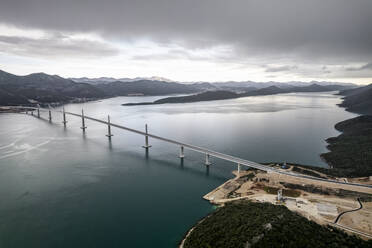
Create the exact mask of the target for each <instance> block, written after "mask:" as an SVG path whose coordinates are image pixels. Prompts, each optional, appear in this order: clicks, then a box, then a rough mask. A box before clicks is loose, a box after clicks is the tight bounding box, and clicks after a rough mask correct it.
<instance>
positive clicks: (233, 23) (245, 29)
mask: <svg viewBox="0 0 372 248" xmlns="http://www.w3.org/2000/svg"><path fill="white" fill-rule="evenodd" d="M371 13H372V1H371V0H353V1H350V0H311V1H310V0H295V1H294V0H282V1H278V0H232V1H226V0H152V1H148V0H106V1H102V0H90V1H87V0H63V1H61V0H2V3H1V8H0V23H6V24H11V25H16V26H18V27H24V28H40V29H44V30H51V31H61V32H65V31H68V32H95V33H99V34H101V36H102V37H105V39H113V40H126V41H135V40H136V39H150V40H153V41H155V42H158V43H164V44H177V45H179V46H182V47H184V48H186V49H200V48H208V47H212V46H217V45H228V46H231V47H232V48H233V49H232V50H231V51H230V54H229V55H228V56H226V59H229V60H231V59H232V57H235V59H236V60H237V61H242V60H245V59H252V60H254V59H255V58H260V59H262V60H261V61H260V62H259V63H258V64H259V65H260V64H261V65H262V64H270V63H273V64H279V65H280V63H281V62H282V60H283V58H285V59H286V60H287V61H286V62H283V64H285V65H287V64H292V65H294V64H300V65H301V64H314V65H315V64H316V65H318V64H320V63H321V64H335V63H337V64H339V65H345V66H346V65H348V64H353V63H354V64H355V63H366V62H369V61H371V58H372V28H371V23H372V15H371ZM52 47H53V46H52ZM57 47H58V45H57ZM83 49H84V48H83ZM77 50H78V49H77ZM104 51H105V50H104ZM45 52H47V51H45ZM77 52H78V51H77ZM111 52H112V51H111ZM109 53H110V52H109ZM169 56H171V57H172V56H173V58H176V57H181V56H184V57H187V55H181V54H179V55H177V54H170V55H169ZM158 57H159V58H164V56H163V55H159V56H158ZM137 59H145V57H137ZM221 59H223V58H221ZM288 61H289V62H288ZM275 70H276V71H285V70H286V68H285V67H282V68H276V69H275V68H271V69H270V68H267V71H268V72H275Z"/></svg>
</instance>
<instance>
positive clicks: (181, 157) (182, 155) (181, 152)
mask: <svg viewBox="0 0 372 248" xmlns="http://www.w3.org/2000/svg"><path fill="white" fill-rule="evenodd" d="M184 150H185V148H184V147H183V146H181V151H180V159H184V158H185V152H184Z"/></svg>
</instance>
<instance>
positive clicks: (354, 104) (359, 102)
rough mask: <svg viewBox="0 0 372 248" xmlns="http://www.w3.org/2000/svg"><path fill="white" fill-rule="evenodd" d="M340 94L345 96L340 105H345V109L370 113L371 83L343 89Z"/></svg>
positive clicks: (371, 108) (371, 107)
mask: <svg viewBox="0 0 372 248" xmlns="http://www.w3.org/2000/svg"><path fill="white" fill-rule="evenodd" d="M340 95H343V96H345V97H344V101H343V102H342V103H341V104H340V106H342V107H345V108H346V110H348V111H351V112H355V113H359V114H369V115H372V84H370V85H367V86H363V87H358V88H354V89H348V90H343V91H341V92H340Z"/></svg>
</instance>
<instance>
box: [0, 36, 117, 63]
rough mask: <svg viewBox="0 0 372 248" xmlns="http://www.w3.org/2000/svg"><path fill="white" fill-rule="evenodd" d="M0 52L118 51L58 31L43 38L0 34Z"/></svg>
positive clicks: (91, 53)
mask: <svg viewBox="0 0 372 248" xmlns="http://www.w3.org/2000/svg"><path fill="white" fill-rule="evenodd" d="M0 52H6V53H10V54H16V55H23V56H41V57H58V56H67V55H68V56H69V57H102V56H113V55H116V54H118V53H119V51H118V50H117V49H115V48H113V47H111V45H108V44H105V43H102V42H96V41H90V40H84V39H69V37H68V36H65V35H62V34H59V33H55V34H53V35H49V36H48V37H43V38H29V37H22V36H4V35H0Z"/></svg>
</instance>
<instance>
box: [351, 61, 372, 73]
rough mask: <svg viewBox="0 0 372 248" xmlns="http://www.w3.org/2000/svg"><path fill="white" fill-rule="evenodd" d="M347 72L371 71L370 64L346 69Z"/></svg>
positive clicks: (371, 64) (371, 66) (371, 65)
mask: <svg viewBox="0 0 372 248" xmlns="http://www.w3.org/2000/svg"><path fill="white" fill-rule="evenodd" d="M346 70H347V71H363V70H372V63H368V64H365V65H362V66H359V67H348V68H346Z"/></svg>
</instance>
